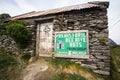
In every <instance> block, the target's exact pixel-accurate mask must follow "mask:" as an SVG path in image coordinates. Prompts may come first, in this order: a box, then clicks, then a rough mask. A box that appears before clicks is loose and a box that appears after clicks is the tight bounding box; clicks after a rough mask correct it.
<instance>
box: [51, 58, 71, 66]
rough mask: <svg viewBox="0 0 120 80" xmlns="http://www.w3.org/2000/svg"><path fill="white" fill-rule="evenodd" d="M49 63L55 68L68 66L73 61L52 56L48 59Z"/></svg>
mask: <svg viewBox="0 0 120 80" xmlns="http://www.w3.org/2000/svg"><path fill="white" fill-rule="evenodd" d="M50 63H51V64H52V65H53V66H55V67H56V68H58V67H60V66H62V67H63V68H68V67H69V66H70V65H71V64H72V63H73V62H70V61H68V60H66V59H63V58H54V59H53V58H52V59H50Z"/></svg>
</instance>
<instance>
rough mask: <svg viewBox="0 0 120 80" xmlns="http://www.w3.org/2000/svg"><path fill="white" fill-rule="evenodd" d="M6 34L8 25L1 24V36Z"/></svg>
mask: <svg viewBox="0 0 120 80" xmlns="http://www.w3.org/2000/svg"><path fill="white" fill-rule="evenodd" d="M4 34H7V33H6V24H0V35H4Z"/></svg>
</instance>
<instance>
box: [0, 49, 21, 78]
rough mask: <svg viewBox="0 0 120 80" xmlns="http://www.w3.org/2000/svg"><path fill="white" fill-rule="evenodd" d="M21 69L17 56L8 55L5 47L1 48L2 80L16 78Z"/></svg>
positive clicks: (0, 70) (0, 69)
mask: <svg viewBox="0 0 120 80" xmlns="http://www.w3.org/2000/svg"><path fill="white" fill-rule="evenodd" d="M20 70H21V67H20V63H19V62H18V60H17V58H16V57H14V56H11V55H8V51H6V50H5V49H4V48H0V80H16V78H17V77H18V75H19V73H20Z"/></svg>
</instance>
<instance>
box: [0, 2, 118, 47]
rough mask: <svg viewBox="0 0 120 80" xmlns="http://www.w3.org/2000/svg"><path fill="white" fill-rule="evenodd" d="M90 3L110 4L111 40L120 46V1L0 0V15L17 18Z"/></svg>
mask: <svg viewBox="0 0 120 80" xmlns="http://www.w3.org/2000/svg"><path fill="white" fill-rule="evenodd" d="M90 1H109V2H110V5H109V8H108V13H107V15H108V29H109V38H111V39H112V40H113V41H115V42H116V43H117V44H119V45H120V10H119V5H120V0H0V14H1V13H8V14H10V15H11V16H16V15H20V14H23V13H27V12H31V11H42V10H49V9H54V8H59V7H65V6H70V5H76V4H82V3H87V2H90Z"/></svg>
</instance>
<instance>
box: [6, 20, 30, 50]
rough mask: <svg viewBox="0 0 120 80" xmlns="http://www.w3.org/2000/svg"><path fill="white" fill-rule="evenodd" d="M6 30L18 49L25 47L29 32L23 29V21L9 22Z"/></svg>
mask: <svg viewBox="0 0 120 80" xmlns="http://www.w3.org/2000/svg"><path fill="white" fill-rule="evenodd" d="M6 28H7V33H8V34H9V35H10V36H11V37H12V38H13V39H14V40H15V42H16V43H17V44H18V46H19V47H20V48H25V47H27V45H28V41H29V38H30V31H29V30H28V29H27V28H26V27H25V23H24V22H23V21H20V20H15V21H10V22H9V23H8V24H7V27H6Z"/></svg>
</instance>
